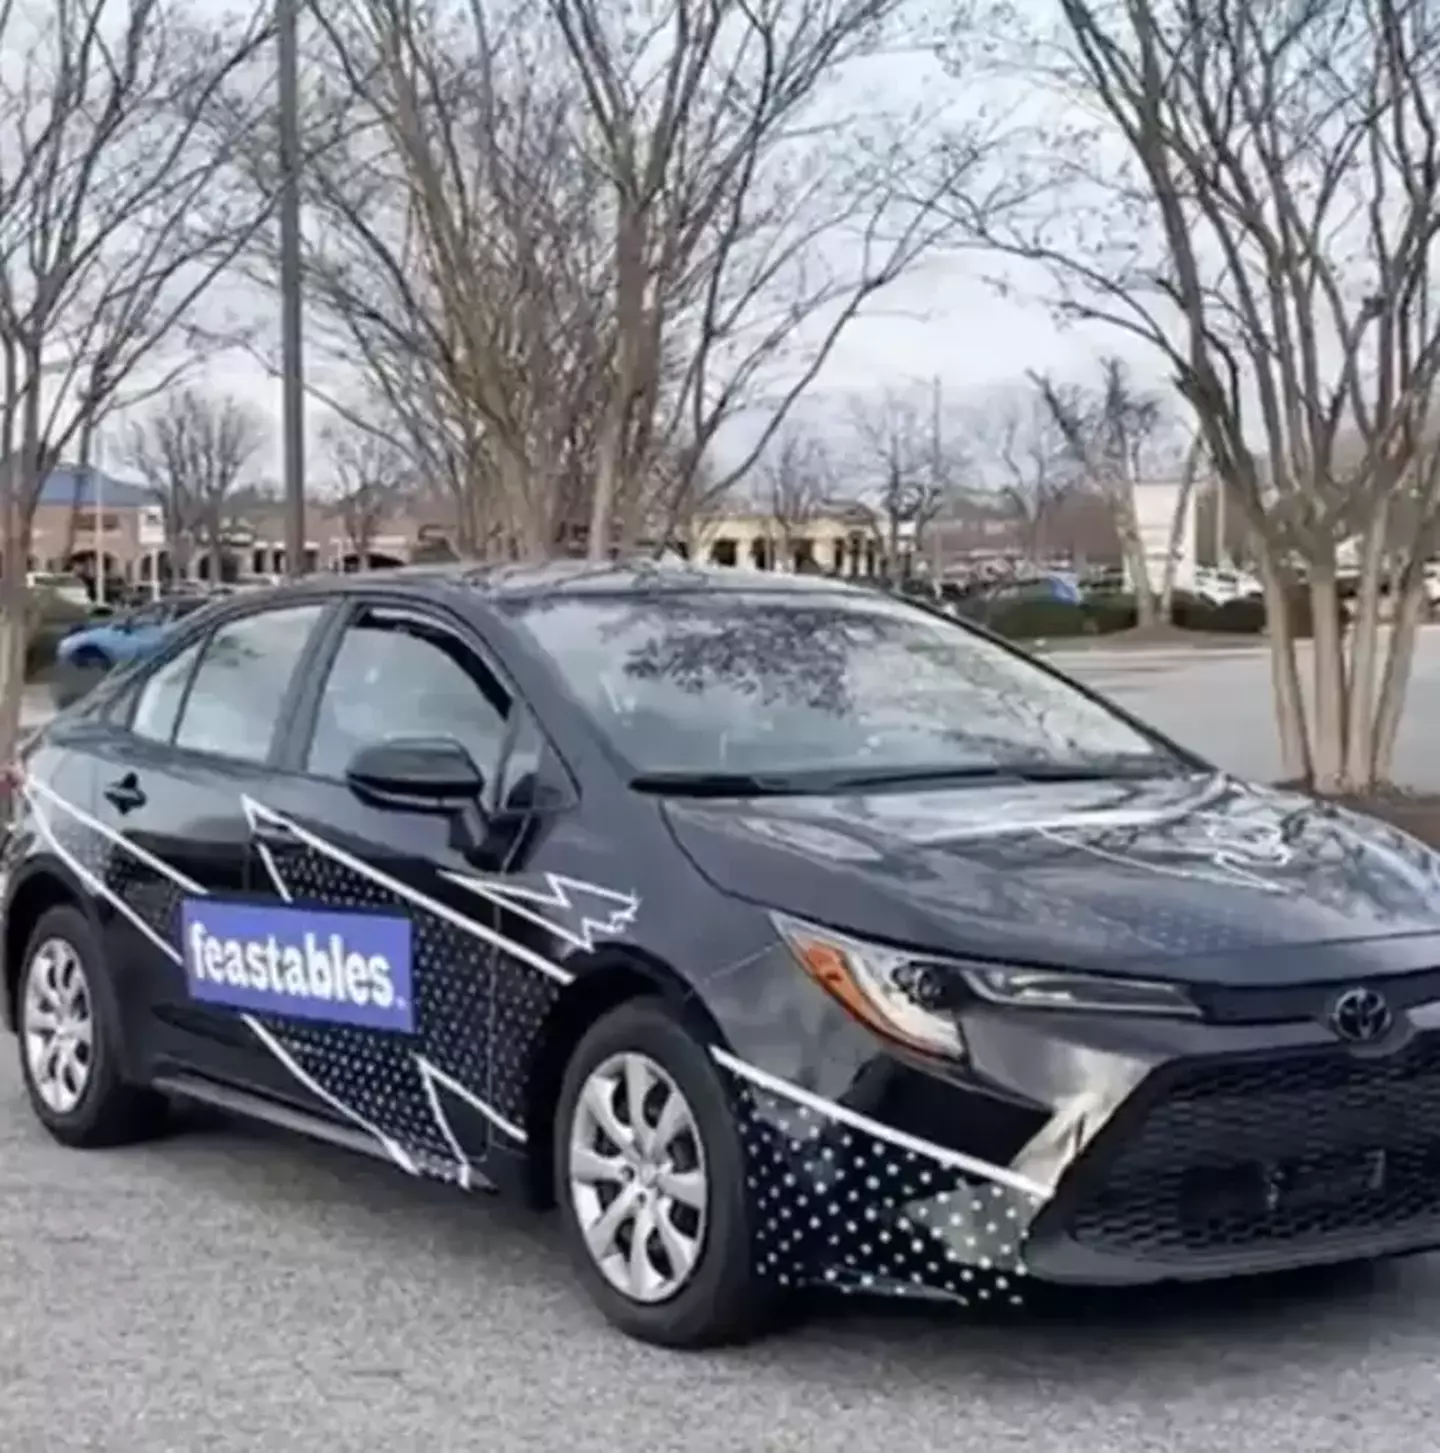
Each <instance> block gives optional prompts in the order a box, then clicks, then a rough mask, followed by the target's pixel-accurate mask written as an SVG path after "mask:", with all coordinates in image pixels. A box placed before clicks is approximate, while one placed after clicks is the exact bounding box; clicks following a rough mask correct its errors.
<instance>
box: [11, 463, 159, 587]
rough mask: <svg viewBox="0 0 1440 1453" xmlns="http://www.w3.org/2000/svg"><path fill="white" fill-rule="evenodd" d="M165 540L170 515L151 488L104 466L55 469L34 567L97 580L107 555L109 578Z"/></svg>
mask: <svg viewBox="0 0 1440 1453" xmlns="http://www.w3.org/2000/svg"><path fill="white" fill-rule="evenodd" d="M164 539H165V522H164V515H163V513H162V512H161V510H160V509H159V507H158V506H157V505H156V503H155V500H154V497H153V496H152V495H151V494H150V492H149V491H148V490H146V489H144V488H142V487H141V486H139V485H136V484H127V483H126V482H125V481H124V480H120V479H115V478H114V477H112V476H111V475H108V474H105V473H104V472H103V471H101V470H98V469H90V470H80V469H77V468H74V467H72V466H70V465H61V466H60V467H59V468H57V469H55V470H54V471H53V472H52V473H51V475H50V477H49V478H48V479H47V480H46V481H45V483H44V485H43V486H42V487H41V490H40V500H39V503H38V504H37V505H36V507H35V522H34V528H33V530H32V532H31V536H30V569H31V570H45V571H73V572H74V573H76V574H79V575H83V576H86V577H87V578H93V576H94V575H95V565H96V560H97V559H98V558H101V557H103V559H104V565H105V573H106V575H107V576H109V577H121V578H124V577H126V576H127V567H132V568H133V565H134V562H137V561H139V560H141V559H142V558H143V557H144V555H145V554H146V552H147V550H153V549H155V548H156V547H157V546H158V545H162V544H163V543H164Z"/></svg>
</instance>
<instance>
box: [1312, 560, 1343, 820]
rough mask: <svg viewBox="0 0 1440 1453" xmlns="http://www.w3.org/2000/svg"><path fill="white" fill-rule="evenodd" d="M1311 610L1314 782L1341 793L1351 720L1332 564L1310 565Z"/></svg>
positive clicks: (1324, 789)
mask: <svg viewBox="0 0 1440 1453" xmlns="http://www.w3.org/2000/svg"><path fill="white" fill-rule="evenodd" d="M1310 611H1311V616H1312V618H1313V621H1314V629H1315V639H1314V642H1313V647H1314V657H1315V659H1314V667H1313V678H1312V689H1313V691H1314V714H1313V718H1312V720H1313V723H1314V730H1313V732H1312V733H1311V736H1312V742H1311V756H1312V766H1313V772H1312V781H1313V784H1314V786H1315V788H1316V790H1317V791H1319V792H1342V791H1344V790H1345V788H1346V786H1347V785H1348V784H1347V783H1346V781H1345V759H1346V750H1345V738H1346V728H1347V727H1348V725H1349V717H1348V712H1347V710H1346V706H1347V683H1346V679H1345V648H1344V641H1343V639H1342V637H1341V629H1340V619H1341V617H1340V595H1339V591H1338V589H1337V587H1336V581H1335V564H1334V561H1333V560H1326V561H1323V562H1321V561H1315V562H1312V564H1311V567H1310Z"/></svg>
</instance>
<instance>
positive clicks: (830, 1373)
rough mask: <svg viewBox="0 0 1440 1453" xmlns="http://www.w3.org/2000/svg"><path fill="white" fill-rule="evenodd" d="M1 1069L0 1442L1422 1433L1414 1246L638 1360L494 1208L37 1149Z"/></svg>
mask: <svg viewBox="0 0 1440 1453" xmlns="http://www.w3.org/2000/svg"><path fill="white" fill-rule="evenodd" d="M0 1052H3V1059H0V1447H3V1448H4V1450H5V1453H72V1450H81V1449H84V1450H103V1453H160V1450H165V1453H229V1450H235V1453H242V1450H244V1453H249V1450H256V1449H264V1450H266V1453H290V1450H296V1453H299V1450H303V1453H315V1450H317V1449H322V1448H323V1449H325V1450H327V1453H350V1450H356V1453H361V1450H363V1453H369V1450H375V1453H382V1450H383V1453H399V1450H411V1449H414V1450H417V1453H418V1450H421V1449H433V1450H437V1453H466V1450H470V1449H477V1450H480V1449H483V1450H486V1453H509V1450H512V1449H513V1450H522V1449H545V1450H556V1449H565V1450H566V1453H588V1450H592V1449H594V1450H605V1453H614V1450H615V1449H617V1448H633V1447H637V1446H638V1447H641V1448H648V1449H653V1450H664V1453H669V1450H672V1449H673V1450H679V1449H685V1450H694V1453H711V1450H714V1453H729V1450H735V1453H741V1450H743V1453H764V1450H782V1449H783V1450H788V1449H805V1450H812V1449H813V1450H817V1453H836V1450H838V1449H841V1448H844V1449H850V1450H855V1453H863V1450H870V1449H874V1450H885V1453H898V1450H902V1449H903V1450H905V1453H924V1450H929V1449H936V1450H945V1453H955V1450H956V1449H962V1448H963V1449H966V1450H976V1453H981V1450H984V1453H999V1450H1006V1449H1014V1450H1021V1449H1023V1450H1025V1453H1076V1450H1077V1449H1078V1448H1080V1447H1082V1446H1083V1447H1084V1448H1086V1449H1087V1450H1088V1453H1142V1450H1144V1453H1150V1450H1155V1453H1159V1450H1162V1449H1163V1450H1166V1453H1201V1450H1204V1453H1210V1450H1216V1453H1219V1450H1224V1453H1251V1450H1254V1453H1291V1450H1293V1453H1329V1450H1337V1449H1347V1450H1349V1449H1354V1450H1362V1449H1367V1450H1368V1449H1372V1448H1379V1447H1387V1446H1388V1447H1394V1448H1397V1449H1416V1450H1418V1449H1422V1448H1430V1447H1434V1446H1435V1438H1434V1432H1433V1428H1434V1421H1435V1418H1436V1416H1437V1414H1440V1385H1437V1383H1436V1380H1435V1376H1434V1355H1435V1345H1436V1336H1437V1333H1440V1259H1432V1258H1423V1259H1412V1260H1410V1261H1407V1262H1401V1263H1394V1264H1392V1265H1390V1266H1387V1267H1384V1268H1378V1269H1363V1268H1362V1269H1358V1270H1346V1271H1338V1272H1337V1271H1328V1272H1324V1273H1319V1274H1308V1275H1306V1276H1304V1277H1301V1278H1289V1279H1285V1280H1274V1279H1271V1280H1267V1281H1264V1282H1260V1283H1249V1284H1231V1285H1229V1286H1224V1287H1220V1288H1216V1289H1205V1290H1202V1291H1195V1290H1192V1291H1188V1292H1185V1293H1183V1294H1182V1293H1177V1292H1167V1293H1164V1294H1156V1293H1148V1294H1143V1295H1134V1294H1131V1295H1128V1296H1125V1297H1117V1296H1114V1295H1106V1296H1099V1297H1085V1298H1080V1297H1075V1296H1070V1297H1064V1298H1060V1299H1057V1300H1055V1301H1054V1302H1053V1304H1051V1305H1049V1306H1046V1307H1041V1308H1035V1309H1029V1310H1026V1311H1023V1312H1016V1313H1013V1314H1010V1316H1009V1317H1008V1318H1007V1319H1006V1320H1003V1321H1000V1320H997V1321H990V1322H977V1321H974V1320H966V1319H964V1318H962V1317H959V1316H956V1315H951V1314H947V1313H942V1312H935V1311H926V1310H923V1309H920V1308H917V1307H903V1308H890V1307H887V1306H885V1305H883V1304H872V1303H860V1302H841V1303H826V1302H820V1303H817V1304H816V1305H814V1306H813V1307H811V1308H810V1309H809V1310H808V1315H807V1317H806V1319H805V1320H804V1321H802V1322H801V1323H800V1324H799V1325H798V1326H796V1327H794V1328H792V1329H791V1330H789V1331H787V1332H785V1333H782V1334H781V1335H780V1336H779V1337H778V1338H776V1339H774V1340H771V1341H769V1342H767V1343H763V1344H760V1345H759V1346H756V1347H752V1348H749V1349H744V1350H740V1351H736V1352H728V1353H724V1354H705V1355H700V1356H695V1355H691V1356H684V1355H677V1354H667V1353H663V1352H659V1351H654V1350H651V1349H648V1348H644V1347H640V1346H637V1345H636V1344H634V1343H631V1342H628V1341H625V1340H623V1339H622V1338H620V1337H619V1336H618V1335H617V1334H615V1333H612V1332H611V1331H609V1330H608V1329H607V1328H606V1327H605V1326H604V1325H603V1324H601V1323H600V1322H599V1321H598V1319H597V1318H596V1316H595V1315H594V1314H593V1313H592V1312H591V1311H590V1310H589V1308H588V1306H587V1305H586V1304H585V1303H584V1302H583V1301H582V1300H581V1299H580V1297H579V1295H578V1293H577V1292H575V1291H574V1290H573V1288H572V1285H571V1282H570V1279H569V1276H568V1274H567V1271H566V1269H565V1267H564V1265H563V1263H562V1261H561V1259H560V1257H559V1255H558V1253H557V1250H556V1247H555V1244H554V1236H553V1233H552V1231H551V1230H550V1228H549V1226H548V1225H547V1224H545V1223H543V1222H536V1221H532V1220H531V1219H530V1218H528V1217H527V1216H526V1215H525V1214H524V1213H522V1212H520V1211H519V1210H518V1209H514V1208H511V1207H508V1206H507V1205H505V1204H504V1203H501V1202H498V1201H495V1200H493V1199H488V1198H486V1199H479V1200H467V1199H465V1198H464V1197H462V1196H461V1195H460V1194H459V1193H458V1192H455V1191H451V1190H448V1189H446V1188H444V1187H440V1186H432V1185H422V1184H416V1183H412V1182H410V1181H408V1180H406V1179H405V1178H404V1177H402V1176H400V1175H398V1174H397V1173H396V1172H393V1171H391V1170H388V1169H386V1168H384V1167H382V1166H379V1165H375V1164H372V1163H370V1162H368V1161H365V1160H362V1159H359V1158H353V1157H349V1156H346V1155H343V1154H342V1153H340V1152H334V1151H330V1150H328V1149H324V1148H318V1147H311V1146H308V1145H305V1144H302V1143H300V1142H297V1141H292V1140H289V1139H286V1138H283V1137H280V1136H278V1135H272V1134H270V1133H268V1132H260V1131H256V1130H253V1129H249V1128H245V1127H240V1126H234V1125H227V1124H224V1123H220V1122H213V1123H208V1124H202V1125H200V1126H198V1127H195V1128H191V1129H188V1130H187V1131H185V1132H184V1133H181V1134H179V1135H177V1136H174V1137H172V1138H171V1139H169V1140H167V1141H164V1142H162V1143H159V1144H156V1145H152V1146H148V1147H144V1148H141V1149H135V1150H127V1151H118V1152H108V1153H103V1154H100V1153H91V1154H88V1155H87V1154H80V1153H77V1152H74V1151H66V1150H63V1149H61V1148H60V1147H58V1146H56V1145H54V1144H53V1143H52V1142H51V1141H49V1140H48V1139H47V1138H46V1137H45V1136H44V1134H43V1132H42V1131H40V1129H39V1128H38V1126H37V1125H36V1124H35V1123H34V1122H33V1121H32V1119H31V1117H30V1114H29V1111H28V1107H27V1106H26V1105H25V1103H24V1099H23V1092H22V1090H21V1087H20V1084H19V1080H18V1075H17V1074H16V1072H15V1070H14V1067H13V1062H14V1052H13V1046H11V1045H10V1044H8V1043H7V1044H4V1045H3V1046H0Z"/></svg>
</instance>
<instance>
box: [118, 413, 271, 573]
mask: <svg viewBox="0 0 1440 1453" xmlns="http://www.w3.org/2000/svg"><path fill="white" fill-rule="evenodd" d="M264 444H265V426H264V422H263V420H262V419H261V418H260V416H259V415H258V414H257V413H256V412H255V411H254V410H253V409H251V408H249V407H248V406H247V405H245V404H243V403H240V402H238V401H237V400H235V399H233V398H229V397H214V396H211V395H208V394H203V393H199V392H197V391H196V390H194V389H185V390H184V391H182V392H180V393H176V394H172V395H171V396H170V397H169V398H168V399H166V400H165V401H164V403H162V404H160V405H158V406H157V407H156V408H155V409H154V410H153V411H152V412H151V414H150V415H149V417H148V418H146V419H145V420H144V422H143V423H137V424H135V425H133V426H132V428H131V433H130V441H129V449H128V459H129V462H130V464H131V465H132V467H133V468H134V469H135V470H137V471H138V472H139V473H140V474H141V475H142V477H143V478H144V479H145V480H146V481H147V482H148V484H149V486H150V488H151V489H152V490H153V491H154V492H155V497H156V499H157V500H158V501H159V503H160V506H161V508H162V509H163V510H164V512H165V530H166V535H167V536H168V540H169V554H170V568H171V569H172V571H174V572H175V573H177V574H180V573H182V572H183V571H184V569H185V568H186V563H187V560H188V554H189V549H190V547H191V545H192V544H194V545H203V546H204V547H205V548H206V549H208V551H209V559H210V578H211V580H219V579H220V578H221V576H222V573H223V571H222V561H223V557H224V550H225V529H226V523H227V515H228V513H229V511H230V507H231V504H232V502H233V499H234V496H235V493H236V491H237V489H239V487H240V486H241V484H242V483H243V481H244V478H245V475H246V472H247V470H248V469H249V468H250V467H251V465H252V464H253V463H254V460H255V456H256V455H257V454H258V453H259V452H260V450H261V449H262V448H263V447H264Z"/></svg>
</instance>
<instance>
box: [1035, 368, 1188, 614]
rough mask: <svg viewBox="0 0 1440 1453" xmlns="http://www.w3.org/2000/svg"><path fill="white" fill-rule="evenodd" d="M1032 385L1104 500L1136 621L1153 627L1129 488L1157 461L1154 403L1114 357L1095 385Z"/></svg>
mask: <svg viewBox="0 0 1440 1453" xmlns="http://www.w3.org/2000/svg"><path fill="white" fill-rule="evenodd" d="M1030 380H1031V382H1032V383H1033V384H1034V385H1035V388H1036V389H1037V391H1038V392H1039V394H1040V398H1041V400H1042V401H1043V403H1044V406H1045V408H1046V409H1048V410H1049V412H1050V416H1051V417H1052V418H1053V419H1054V421H1055V427H1056V429H1057V431H1058V432H1059V434H1060V437H1061V438H1062V439H1063V440H1064V442H1065V450H1066V452H1067V453H1068V454H1069V456H1070V459H1071V462H1072V463H1073V464H1074V465H1075V467H1076V468H1077V469H1078V470H1079V472H1080V474H1081V476H1082V478H1083V479H1084V480H1085V482H1086V484H1087V485H1089V486H1090V487H1091V488H1092V489H1094V490H1096V491H1097V492H1098V493H1099V494H1100V495H1101V497H1102V498H1103V499H1104V500H1105V503H1106V506H1107V508H1108V509H1109V511H1110V514H1111V517H1112V518H1113V520H1114V522H1115V533H1116V535H1117V536H1118V537H1119V540H1120V554H1121V558H1122V559H1123V560H1124V562H1125V569H1126V574H1127V575H1128V576H1129V577H1130V588H1131V589H1132V590H1133V591H1134V592H1135V613H1136V620H1137V622H1138V624H1139V625H1141V626H1142V627H1144V626H1151V625H1154V623H1155V622H1156V620H1158V619H1159V599H1158V592H1157V590H1156V583H1155V582H1154V581H1153V580H1152V579H1151V578H1150V562H1149V560H1148V559H1147V553H1146V549H1145V542H1144V540H1143V539H1142V538H1141V535H1140V521H1139V517H1138V516H1137V514H1136V510H1135V488H1136V486H1137V485H1139V484H1142V483H1144V482H1146V480H1147V476H1149V475H1150V472H1151V469H1152V465H1153V461H1154V460H1155V458H1156V457H1157V456H1156V448H1155V446H1156V444H1157V442H1158V441H1159V439H1160V437H1161V434H1162V430H1163V429H1164V427H1165V417H1164V411H1163V409H1162V406H1161V401H1160V399H1159V398H1158V397H1156V396H1155V395H1153V394H1146V393H1141V392H1139V391H1138V390H1136V389H1135V388H1134V386H1133V385H1132V383H1131V381H1130V374H1129V370H1128V369H1127V368H1126V366H1125V364H1124V362H1123V361H1122V360H1121V359H1118V358H1106V359H1102V360H1101V364H1100V384H1099V386H1098V387H1095V388H1087V387H1085V386H1083V385H1078V384H1063V383H1057V382H1056V381H1055V380H1054V379H1053V378H1049V377H1046V376H1043V375H1041V374H1038V373H1032V374H1031V375H1030Z"/></svg>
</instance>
